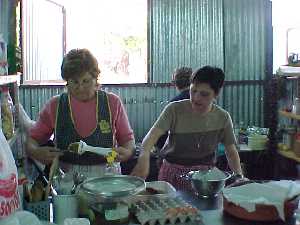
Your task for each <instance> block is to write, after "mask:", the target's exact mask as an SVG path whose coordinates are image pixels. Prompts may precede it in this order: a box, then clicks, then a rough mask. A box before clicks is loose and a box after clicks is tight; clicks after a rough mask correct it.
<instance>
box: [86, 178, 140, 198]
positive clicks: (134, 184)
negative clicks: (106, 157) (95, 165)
mask: <svg viewBox="0 0 300 225" xmlns="http://www.w3.org/2000/svg"><path fill="white" fill-rule="evenodd" d="M145 188H146V183H145V181H144V180H143V179H141V178H139V177H135V176H128V175H109V176H104V177H97V178H91V179H88V180H86V181H85V182H83V183H82V184H81V185H80V190H81V191H83V192H84V193H85V194H88V195H89V196H90V197H95V198H100V199H102V198H104V199H111V198H122V197H129V196H132V195H135V194H137V193H139V192H141V191H143V190H144V189H145Z"/></svg>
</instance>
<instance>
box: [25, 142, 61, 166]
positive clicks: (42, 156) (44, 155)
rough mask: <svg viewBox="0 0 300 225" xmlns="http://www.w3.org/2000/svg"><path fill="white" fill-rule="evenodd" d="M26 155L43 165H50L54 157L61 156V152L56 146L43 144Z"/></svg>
mask: <svg viewBox="0 0 300 225" xmlns="http://www.w3.org/2000/svg"><path fill="white" fill-rule="evenodd" d="M28 155H29V157H31V158H33V159H36V160H38V161H39V162H41V163H43V164H45V165H50V164H51V163H52V162H53V160H54V159H55V158H56V157H59V156H62V155H63V153H62V152H59V150H58V149H57V148H54V147H48V146H45V147H39V148H37V149H36V150H34V151H31V152H30V153H29V154H28Z"/></svg>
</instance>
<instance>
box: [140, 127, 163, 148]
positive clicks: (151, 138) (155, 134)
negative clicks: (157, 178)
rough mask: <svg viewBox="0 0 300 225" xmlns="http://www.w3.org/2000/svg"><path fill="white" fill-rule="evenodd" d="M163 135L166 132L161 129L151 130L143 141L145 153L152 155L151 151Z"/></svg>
mask: <svg viewBox="0 0 300 225" xmlns="http://www.w3.org/2000/svg"><path fill="white" fill-rule="evenodd" d="M163 134H164V132H163V131H162V130H161V129H158V128H151V130H150V131H149V132H148V133H147V135H146V136H145V138H144V139H143V142H142V147H143V152H145V153H150V152H151V149H152V148H153V146H154V145H155V143H156V142H157V140H158V139H159V138H160V136H161V135H163Z"/></svg>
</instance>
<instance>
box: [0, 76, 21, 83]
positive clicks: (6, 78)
mask: <svg viewBox="0 0 300 225" xmlns="http://www.w3.org/2000/svg"><path fill="white" fill-rule="evenodd" d="M14 82H17V83H18V84H19V83H20V75H7V76H0V85H6V84H11V83H14Z"/></svg>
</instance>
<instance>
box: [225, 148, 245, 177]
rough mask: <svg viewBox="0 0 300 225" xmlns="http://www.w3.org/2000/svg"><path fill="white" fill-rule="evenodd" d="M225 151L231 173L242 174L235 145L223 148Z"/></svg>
mask: <svg viewBox="0 0 300 225" xmlns="http://www.w3.org/2000/svg"><path fill="white" fill-rule="evenodd" d="M225 149H226V151H225V152H226V158H227V161H228V164H229V167H230V169H231V171H233V172H234V173H236V174H241V175H242V174H243V171H242V168H241V163H240V156H239V153H238V151H237V149H236V147H235V145H230V146H228V147H226V148H225Z"/></svg>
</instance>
